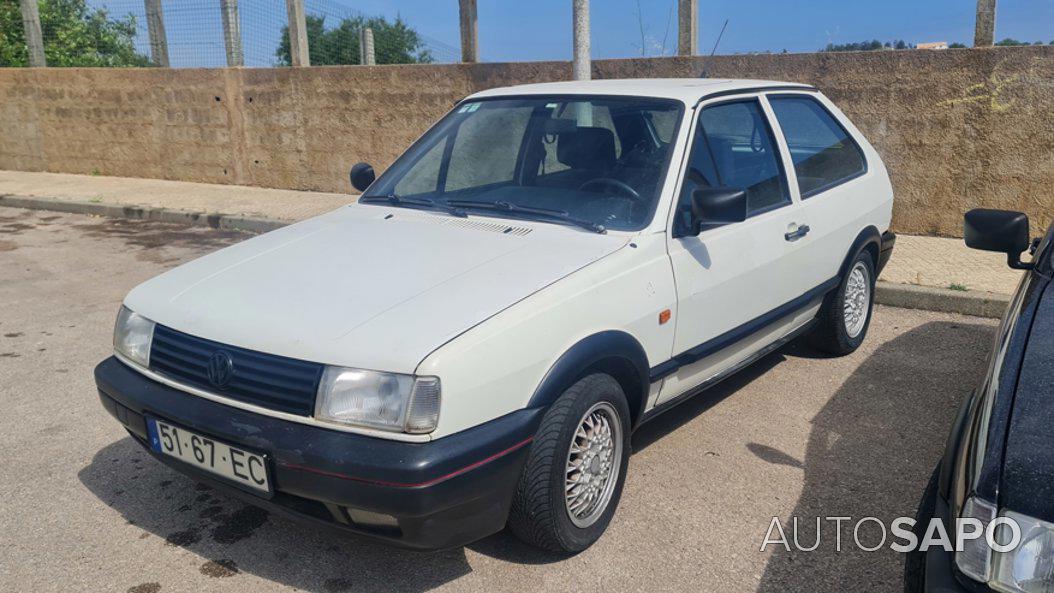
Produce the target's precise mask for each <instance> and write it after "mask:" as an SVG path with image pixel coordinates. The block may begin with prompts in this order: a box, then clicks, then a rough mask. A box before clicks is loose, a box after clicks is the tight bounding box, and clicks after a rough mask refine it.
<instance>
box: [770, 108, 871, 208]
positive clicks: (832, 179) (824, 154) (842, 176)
mask: <svg viewBox="0 0 1054 593" xmlns="http://www.w3.org/2000/svg"><path fill="white" fill-rule="evenodd" d="M769 102H770V103H771V104H772V111H774V112H775V113H776V120H777V121H779V124H780V128H782V130H783V136H784V138H786V140H787V147H788V148H789V149H790V153H791V159H792V160H793V161H794V172H795V173H796V174H797V176H798V187H799V188H800V190H801V194H802V197H803V198H807V197H809V196H813V195H816V194H818V193H820V192H822V191H824V190H826V189H830V188H832V187H834V186H836V185H838V184H840V183H843V182H845V181H848V180H850V179H852V178H854V177H857V176H859V175H862V174H863V173H864V172H865V171H866V170H867V167H866V164H865V161H864V154H863V151H861V150H860V146H859V145H857V143H856V142H855V141H854V140H853V138H852V137H851V136H850V135H849V133H848V132H846V130H845V128H843V127H842V126H841V124H839V123H838V121H837V120H835V119H834V117H833V116H831V114H830V113H829V112H828V111H827V109H826V108H824V106H823V105H821V104H820V103H819V102H818V101H816V99H813V98H812V97H805V96H793V97H789V96H782V97H769Z"/></svg>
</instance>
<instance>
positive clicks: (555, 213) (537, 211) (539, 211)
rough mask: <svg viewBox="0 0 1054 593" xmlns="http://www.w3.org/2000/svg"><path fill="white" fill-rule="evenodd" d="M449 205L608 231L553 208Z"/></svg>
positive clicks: (457, 202)
mask: <svg viewBox="0 0 1054 593" xmlns="http://www.w3.org/2000/svg"><path fill="white" fill-rule="evenodd" d="M446 203H447V205H448V206H452V207H454V208H475V209H479V210H494V211H497V212H508V213H510V214H522V215H526V216H541V217H546V218H556V219H559V220H562V221H565V222H567V223H570V224H573V225H575V226H578V227H581V228H584V229H586V230H589V231H593V232H594V233H600V234H604V233H606V232H607V229H605V228H604V225H602V224H598V223H596V222H593V221H592V220H585V219H583V218H575V217H574V216H571V214H569V213H568V212H567V211H565V210H556V209H552V208H535V207H533V206H520V205H519V204H513V203H512V202H505V201H501V200H498V201H496V202H477V201H475V200H447V202H446Z"/></svg>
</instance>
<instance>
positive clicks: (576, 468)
mask: <svg viewBox="0 0 1054 593" xmlns="http://www.w3.org/2000/svg"><path fill="white" fill-rule="evenodd" d="M629 429H630V426H629V406H628V405H627V403H626V396H625V394H624V393H623V391H622V387H621V386H620V385H619V384H618V382H617V381H615V379H614V378H612V377H611V376H610V375H605V374H600V373H598V374H593V375H589V376H586V377H584V378H582V379H580V380H579V381H578V382H576V383H575V384H574V385H572V386H571V387H570V388H568V389H567V390H566V391H565V392H564V393H563V394H562V395H561V396H560V397H559V398H558V399H557V400H556V402H554V403H553V405H552V406H551V407H550V408H549V410H548V411H547V412H546V414H545V417H544V418H543V419H542V424H541V427H540V428H539V429H538V433H537V435H536V436H535V439H534V442H533V443H532V444H531V450H530V452H529V453H528V456H527V462H526V464H525V465H524V468H523V473H522V474H521V475H520V481H519V484H518V485H517V487H516V493H515V495H514V496H513V501H512V508H511V510H510V512H509V528H510V529H511V530H512V532H513V533H514V534H515V535H516V537H518V538H520V539H521V540H523V541H524V542H526V543H528V544H531V545H533V546H537V547H539V548H543V549H545V550H550V551H553V552H560V553H577V552H581V551H582V550H585V549H586V548H588V547H589V546H591V545H592V544H593V542H595V541H597V540H598V539H599V538H600V536H601V535H602V534H603V533H604V530H605V529H607V526H608V524H609V523H610V522H611V517H612V516H613V515H614V514H615V508H616V507H617V506H618V502H619V498H621V496H622V486H623V484H624V483H625V480H626V466H627V464H628V462H629V450H630V440H629Z"/></svg>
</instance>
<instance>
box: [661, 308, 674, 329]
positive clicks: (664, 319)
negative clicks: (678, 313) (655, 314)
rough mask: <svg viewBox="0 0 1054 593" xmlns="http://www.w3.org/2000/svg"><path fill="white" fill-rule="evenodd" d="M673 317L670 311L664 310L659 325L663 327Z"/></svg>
mask: <svg viewBox="0 0 1054 593" xmlns="http://www.w3.org/2000/svg"><path fill="white" fill-rule="evenodd" d="M671 315H673V314H672V313H670V310H669V309H663V310H662V313H659V325H663V324H665V323H666V322H667V321H669V320H670V316H671Z"/></svg>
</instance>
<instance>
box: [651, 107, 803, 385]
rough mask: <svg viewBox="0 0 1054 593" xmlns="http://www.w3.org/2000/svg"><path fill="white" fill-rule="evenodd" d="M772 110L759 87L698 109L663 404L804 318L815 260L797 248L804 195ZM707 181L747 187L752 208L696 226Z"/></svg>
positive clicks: (674, 240)
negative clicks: (806, 274)
mask: <svg viewBox="0 0 1054 593" xmlns="http://www.w3.org/2000/svg"><path fill="white" fill-rule="evenodd" d="M769 117H770V115H769V113H768V112H767V111H766V110H765V107H764V106H763V104H762V102H761V101H760V100H759V98H758V97H756V96H744V97H740V98H734V99H721V100H718V101H714V102H710V103H706V104H703V105H702V106H701V107H699V108H698V109H697V113H696V121H695V122H694V129H693V132H692V138H691V140H690V142H691V147H690V152H689V156H688V158H687V162H686V164H685V166H684V171H683V172H682V184H681V188H680V193H679V199H678V203H677V205H676V207H675V211H674V214H673V221H672V223H671V227H670V234H669V237H670V239H669V246H668V250H669V255H670V260H671V264H672V266H673V272H674V278H675V280H676V284H677V312H676V315H675V318H676V323H677V325H676V335H675V338H674V345H673V355H674V356H673V359H672V361H671V362H670V363H667V366H665V367H663V368H662V374H667V373H668V374H667V375H666V377H665V381H664V383H663V386H662V388H661V390H660V393H659V396H658V399H657V401H656V403H658V404H662V403H663V402H666V401H668V400H670V399H672V398H675V397H677V396H679V395H681V394H684V393H685V392H687V391H689V390H690V389H691V388H693V387H695V386H697V385H699V384H700V383H703V382H705V381H707V380H708V379H710V378H712V377H714V376H716V375H719V374H721V373H722V372H724V371H726V370H728V369H730V368H732V367H734V366H736V365H737V363H740V362H742V361H744V360H746V359H747V358H749V357H750V356H751V355H752V354H753V353H755V352H756V351H758V350H759V349H761V348H764V347H765V346H767V345H768V344H769V343H771V342H772V341H773V340H776V339H779V337H780V336H781V335H783V334H784V333H786V332H788V331H790V330H791V329H793V327H794V326H795V325H796V324H797V325H800V324H801V323H804V321H801V320H800V319H799V318H800V317H801V315H800V313H801V312H800V311H797V310H794V311H790V313H798V314H799V315H790V317H788V316H787V312H788V311H787V305H788V303H793V302H794V301H795V300H796V299H799V297H801V296H802V295H803V293H805V292H806V291H807V290H808V287H807V284H808V283H807V282H804V281H803V279H802V267H803V266H805V265H807V264H808V262H806V261H804V260H803V259H802V258H800V257H798V255H797V254H798V241H797V240H798V238H799V236H800V235H799V222H800V220H801V214H802V213H801V205H800V203H798V202H797V201H796V200H794V199H793V198H792V196H791V191H790V188H789V186H788V182H787V176H786V173H785V171H784V163H783V158H782V155H781V151H780V149H779V145H778V144H777V141H776V138H775V134H774V133H773V130H772V126H771V125H770V123H769ZM700 186H711V187H721V186H723V187H736V188H742V189H745V190H746V191H747V202H748V218H747V219H746V220H745V221H743V222H740V223H734V224H726V225H722V226H716V227H705V226H704V228H703V229H702V231H701V232H700V233H699V235H698V236H693V235H692V234H691V233H690V231H689V230H688V229H689V226H690V225H689V224H688V223H689V221H690V220H691V215H690V212H691V210H690V208H691V206H690V203H691V202H690V200H691V194H692V191H693V190H694V189H695V188H697V187H700ZM813 312H815V309H813ZM805 320H806V321H807V318H806V319H805ZM788 328H789V329H788ZM773 336H775V337H773ZM674 369H675V370H674Z"/></svg>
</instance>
